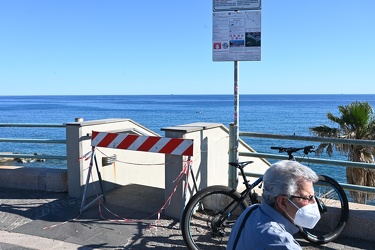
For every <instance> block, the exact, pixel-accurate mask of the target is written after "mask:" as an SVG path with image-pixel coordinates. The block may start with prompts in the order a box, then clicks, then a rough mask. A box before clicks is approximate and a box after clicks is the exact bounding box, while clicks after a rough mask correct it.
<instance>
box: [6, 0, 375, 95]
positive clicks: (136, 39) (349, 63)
mask: <svg viewBox="0 0 375 250" xmlns="http://www.w3.org/2000/svg"><path fill="white" fill-rule="evenodd" d="M374 12H375V1H374V0H361V1H346V0H344V1H343V0H340V1H339V0H328V1H327V0H303V1H301V0H283V1H280V0H263V1H262V60H261V61H249V62H240V63H239V64H240V67H239V93H240V94H341V93H344V94H357V93H367V94H375V70H374V68H375V67H374V66H375V63H374V60H375V48H374V44H375V28H374V27H375V15H374ZM0 34H1V39H0V84H1V86H2V87H3V88H2V90H1V92H0V95H95V94H105V95H113V94H121V95H127V94H131V95H133V94H145V95H150V94H233V82H234V70H233V62H213V61H212V45H211V43H212V1H211V0H189V1H176V0H164V1H155V0H142V1H128V0H109V1H104V0H101V1H99V0H60V1H57V0H56V1H51V0H11V1H1V2H0Z"/></svg>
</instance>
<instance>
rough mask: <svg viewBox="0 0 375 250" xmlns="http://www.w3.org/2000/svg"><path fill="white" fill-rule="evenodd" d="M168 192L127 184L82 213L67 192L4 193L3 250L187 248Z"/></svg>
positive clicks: (340, 244)
mask: <svg viewBox="0 0 375 250" xmlns="http://www.w3.org/2000/svg"><path fill="white" fill-rule="evenodd" d="M163 204H164V189H159V188H153V187H148V186H143V185H136V184H133V185H127V186H125V187H121V188H118V189H116V190H113V191H111V192H109V193H107V194H106V201H105V202H104V203H103V204H101V205H99V204H97V203H96V204H94V205H93V206H91V207H90V208H88V209H87V210H85V211H84V212H83V213H82V214H79V210H80V205H81V200H79V199H74V198H70V197H68V196H67V194H66V193H55V192H45V191H33V190H20V189H6V188H0V250H5V249H7V250H8V249H21V250H22V249H148V248H154V249H167V248H168V249H186V247H185V245H184V242H183V239H182V236H181V232H180V229H179V222H178V221H175V220H173V219H170V218H167V217H165V216H164V215H163V213H161V215H160V216H161V217H160V219H158V211H160V209H161V208H162V206H163ZM298 241H299V242H300V243H301V246H302V247H303V249H351V250H356V249H375V242H371V241H364V240H358V239H354V238H349V237H339V238H338V239H337V240H336V241H335V242H331V243H328V244H326V245H322V246H313V245H311V244H310V243H309V242H306V241H304V240H302V239H298Z"/></svg>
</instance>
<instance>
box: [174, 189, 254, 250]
mask: <svg viewBox="0 0 375 250" xmlns="http://www.w3.org/2000/svg"><path fill="white" fill-rule="evenodd" d="M247 206H248V205H247V203H246V202H245V201H241V195H240V194H239V193H238V192H236V191H235V190H234V189H231V188H229V187H226V186H211V187H207V188H205V189H202V190H201V191H199V192H198V193H196V194H195V195H194V196H193V197H192V198H191V199H190V201H189V202H188V204H187V205H186V207H185V209H184V212H183V214H182V218H181V230H182V236H183V238H184V241H185V244H186V246H187V247H188V248H189V249H209V248H210V249H212V248H215V249H226V246H227V243H228V239H229V234H230V231H231V228H232V226H233V224H234V222H235V220H236V219H237V218H238V217H239V216H240V214H241V213H242V211H243V210H245V209H246V207H247Z"/></svg>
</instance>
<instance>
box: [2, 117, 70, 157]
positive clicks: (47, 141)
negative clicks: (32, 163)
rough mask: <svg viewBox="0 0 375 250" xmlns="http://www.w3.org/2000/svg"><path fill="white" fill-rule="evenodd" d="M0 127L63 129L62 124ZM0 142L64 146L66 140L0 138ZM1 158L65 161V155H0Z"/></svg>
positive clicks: (24, 124)
mask: <svg viewBox="0 0 375 250" xmlns="http://www.w3.org/2000/svg"><path fill="white" fill-rule="evenodd" d="M1 127H11V128H15V127H22V128H65V127H66V126H65V125H64V124H40V123H34V124H33V123H0V128H1ZM0 142H6V143H35V144H37V143H51V144H65V145H66V140H52V139H28V138H0ZM0 157H3V158H30V159H58V160H66V159H67V156H66V155H45V154H9V153H0Z"/></svg>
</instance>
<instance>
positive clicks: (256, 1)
mask: <svg viewBox="0 0 375 250" xmlns="http://www.w3.org/2000/svg"><path fill="white" fill-rule="evenodd" d="M212 6H213V8H212V9H213V11H226V10H260V9H261V2H260V0H213V4H212Z"/></svg>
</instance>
